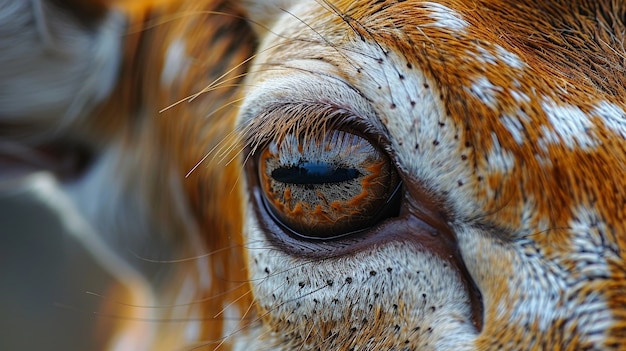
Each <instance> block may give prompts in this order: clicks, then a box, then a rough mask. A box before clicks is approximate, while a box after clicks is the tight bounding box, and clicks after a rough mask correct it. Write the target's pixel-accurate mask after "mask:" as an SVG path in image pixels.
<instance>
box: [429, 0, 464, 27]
mask: <svg viewBox="0 0 626 351" xmlns="http://www.w3.org/2000/svg"><path fill="white" fill-rule="evenodd" d="M422 6H424V7H425V8H427V9H429V10H430V18H432V19H433V20H435V22H434V23H432V24H431V26H434V27H439V28H445V29H450V30H452V31H455V32H462V31H464V30H465V29H466V28H467V26H469V23H468V22H467V21H466V20H464V19H463V17H462V16H461V14H459V13H458V12H456V11H454V10H452V9H451V8H449V7H446V6H444V5H442V4H437V3H433V2H425V3H423V4H422Z"/></svg>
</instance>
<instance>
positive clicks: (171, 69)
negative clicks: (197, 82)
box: [161, 38, 191, 86]
mask: <svg viewBox="0 0 626 351" xmlns="http://www.w3.org/2000/svg"><path fill="white" fill-rule="evenodd" d="M190 64H191V59H190V58H189V57H188V56H187V44H186V43H185V42H184V41H183V39H181V38H177V39H174V40H173V41H172V42H171V43H170V46H169V47H168V48H167V52H166V53H165V63H164V64H163V72H162V73H161V85H164V86H169V85H171V84H172V83H174V80H176V78H177V77H180V76H184V75H185V74H186V73H187V71H188V70H189V65H190Z"/></svg>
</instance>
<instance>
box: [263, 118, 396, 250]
mask: <svg viewBox="0 0 626 351" xmlns="http://www.w3.org/2000/svg"><path fill="white" fill-rule="evenodd" d="M259 179H260V183H261V187H262V190H263V194H264V197H265V203H266V205H267V207H268V208H269V210H270V211H271V212H272V214H273V215H274V217H275V218H276V219H277V221H279V222H280V223H281V224H282V225H283V226H284V227H286V228H287V229H289V230H290V231H291V232H293V233H294V234H296V235H298V236H300V237H303V238H307V239H332V238H336V237H340V236H343V235H345V234H348V233H351V232H355V231H358V230H362V229H365V228H367V227H369V226H371V225H373V224H374V223H375V222H376V221H378V220H380V219H381V217H384V216H385V215H386V213H387V212H388V211H387V209H388V207H389V203H390V201H391V199H392V198H393V195H394V193H395V190H396V189H397V188H398V184H399V177H398V175H397V173H396V171H395V169H394V168H393V166H392V165H391V162H390V160H389V158H388V157H387V156H386V155H385V154H384V153H382V152H381V151H380V150H379V149H378V148H376V147H375V146H373V145H372V144H371V143H370V142H369V141H367V140H366V139H365V138H363V137H361V136H358V135H356V134H352V133H349V132H345V131H339V130H333V131H329V132H328V133H326V134H325V135H324V136H323V137H321V138H314V139H310V138H309V139H307V138H305V137H297V136H295V135H293V134H291V135H287V136H286V137H285V138H283V140H282V141H281V142H280V143H276V142H272V143H270V144H269V145H268V146H267V147H266V148H265V149H264V150H263V151H262V152H261V154H260V157H259Z"/></svg>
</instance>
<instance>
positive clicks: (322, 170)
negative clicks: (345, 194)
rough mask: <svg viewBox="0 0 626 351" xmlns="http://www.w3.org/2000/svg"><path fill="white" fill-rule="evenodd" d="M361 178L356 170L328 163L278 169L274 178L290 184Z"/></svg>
mask: <svg viewBox="0 0 626 351" xmlns="http://www.w3.org/2000/svg"><path fill="white" fill-rule="evenodd" d="M360 176H361V173H360V172H359V171H358V170H356V169H354V168H341V167H335V166H332V165H329V164H328V163H311V162H303V163H300V164H299V165H297V166H292V167H281V168H276V169H275V170H273V171H272V178H274V179H275V180H276V181H279V182H281V183H288V184H324V183H340V182H345V181H348V180H352V179H355V178H358V177H360Z"/></svg>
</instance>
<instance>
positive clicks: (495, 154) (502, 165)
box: [486, 132, 515, 173]
mask: <svg viewBox="0 0 626 351" xmlns="http://www.w3.org/2000/svg"><path fill="white" fill-rule="evenodd" d="M491 140H492V145H491V150H489V152H488V153H487V155H486V158H487V160H488V162H487V163H488V168H489V170H490V172H503V173H507V172H509V171H510V170H511V169H513V167H514V166H515V156H513V154H512V153H511V151H509V150H506V149H504V148H502V146H500V141H499V140H498V136H497V135H496V133H494V132H492V133H491Z"/></svg>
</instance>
